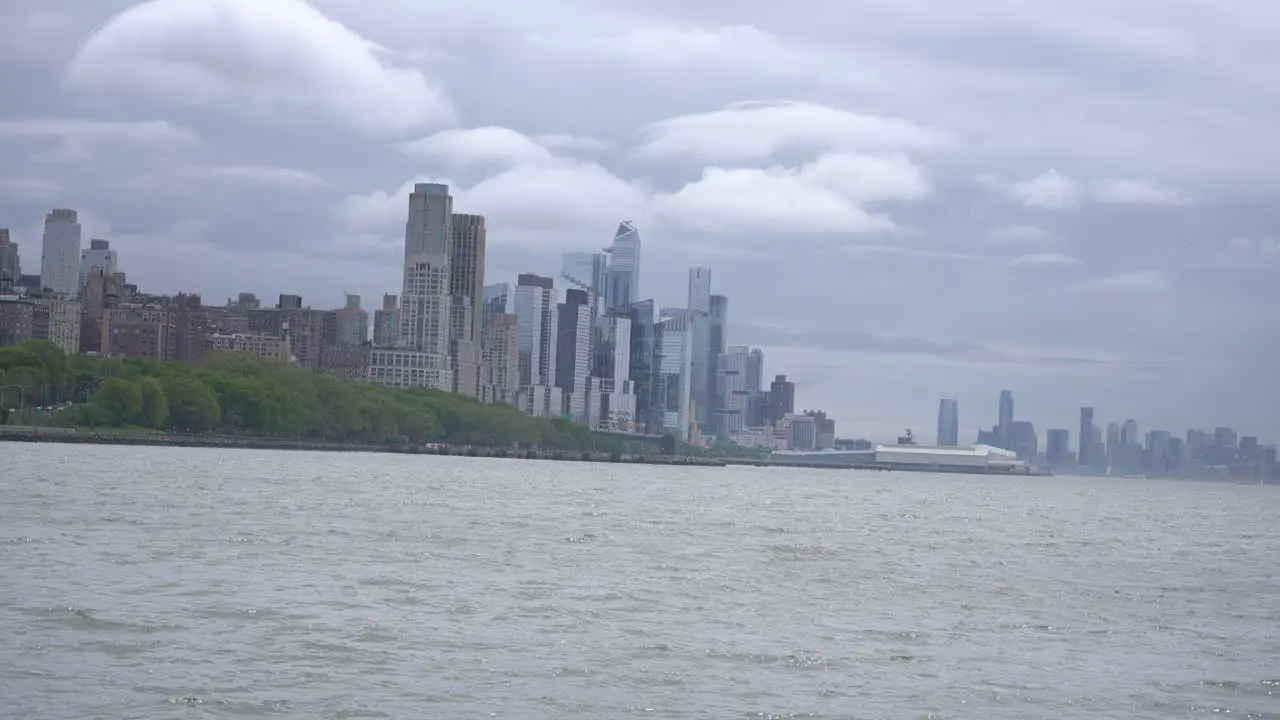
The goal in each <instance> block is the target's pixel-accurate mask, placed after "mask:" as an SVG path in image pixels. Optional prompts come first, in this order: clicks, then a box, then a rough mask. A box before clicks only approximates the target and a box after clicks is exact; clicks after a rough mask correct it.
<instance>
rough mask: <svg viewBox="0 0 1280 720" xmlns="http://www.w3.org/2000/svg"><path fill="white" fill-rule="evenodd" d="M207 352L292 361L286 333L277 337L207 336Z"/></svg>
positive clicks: (242, 334)
mask: <svg viewBox="0 0 1280 720" xmlns="http://www.w3.org/2000/svg"><path fill="white" fill-rule="evenodd" d="M209 350H210V351H211V352H238V353H245V354H247V355H257V356H258V357H263V358H269V359H271V360H279V361H280V362H284V363H287V362H290V361H291V360H292V352H291V351H290V347H289V334H288V333H281V334H280V335H279V336H274V335H255V334H248V333H235V334H231V335H222V334H214V335H210V336H209Z"/></svg>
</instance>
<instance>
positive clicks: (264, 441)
mask: <svg viewBox="0 0 1280 720" xmlns="http://www.w3.org/2000/svg"><path fill="white" fill-rule="evenodd" d="M0 442H33V443H66V444H80V445H138V446H153V447H202V448H225V449H228V450H231V449H238V450H305V451H312V452H370V453H395V454H401V455H451V456H457V457H487V458H511V459H519V460H560V461H567V462H613V463H630V464H636V465H678V466H690V467H724V466H725V465H727V464H728V463H727V462H726V461H725V460H722V459H719V458H705V457H692V456H681V455H635V454H622V453H601V452H590V451H586V452H584V451H579V450H561V449H555V448H491V447H476V446H458V445H447V444H441V443H387V444H378V443H361V442H331V441H324V440H308V439H304V438H262V437H243V436H227V435H212V434H208V435H194V434H192V435H188V434H181V433H152V432H127V431H122V432H114V431H113V432H94V431H88V430H76V429H68V428H52V427H37V426H18V425H0Z"/></svg>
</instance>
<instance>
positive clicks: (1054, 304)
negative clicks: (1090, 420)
mask: <svg viewBox="0 0 1280 720" xmlns="http://www.w3.org/2000/svg"><path fill="white" fill-rule="evenodd" d="M1278 20H1280V6H1276V5H1275V4H1274V3H1264V2H1261V0H1241V2H1236V3H1232V4H1230V5H1222V4H1219V3H1209V2H1196V3H1183V4H1180V5H1178V6H1176V7H1171V6H1169V4H1168V3H1163V2H1157V1H1156V0H1137V1H1136V2H1132V3H1126V4H1124V5H1123V6H1117V5H1115V4H1112V3H1102V2H1096V1H1093V0H1090V1H1089V2H1085V3H1079V2H1073V3H1067V2H1066V0H1044V2H1041V3H1036V4H1034V5H1033V6H1027V7H1026V8H1025V9H1023V8H1018V7H1009V6H1008V5H1007V4H1005V3H995V2H993V0H976V4H973V3H970V4H967V5H963V6H961V5H957V6H954V7H952V6H949V5H945V4H931V5H930V6H929V8H928V12H927V13H925V12H920V11H919V10H918V9H917V8H916V7H915V6H914V5H912V4H909V3H908V4H903V3H895V2H889V0H858V2H855V3H847V2H836V1H835V0H813V2H812V3H811V4H810V5H809V6H807V10H806V12H805V13H803V14H797V13H795V12H794V11H792V10H790V9H788V8H786V7H784V6H781V5H778V4H776V3H763V2H759V0H746V1H745V2H735V3H728V2H720V1H718V0H717V1H713V2H706V3H699V4H696V5H688V4H681V3H675V2H672V1H671V0H648V1H647V2H641V1H640V0H630V1H624V2H616V3H610V4H608V5H605V6H602V5H600V4H599V3H584V2H582V0H547V2H545V3H539V4H538V5H537V6H536V7H535V6H531V5H527V4H519V3H512V2H509V1H501V0H475V2H472V3H467V4H464V5H449V4H439V5H438V6H436V5H433V6H432V8H431V10H430V12H424V11H422V9H421V7H420V4H419V3H415V2H410V1H409V0H385V2H383V3H380V4H378V6H377V9H376V10H375V9H372V6H371V5H369V4H367V3H365V4H361V3H352V2H349V1H348V0H316V1H315V2H313V3H311V4H306V3H303V2H301V1H300V0H278V2H275V3H271V4H266V3H258V2H245V1H244V0H200V1H196V0H154V1H152V2H146V3H139V2H133V1H130V0H94V1H93V2H89V1H88V0H67V2H62V3H57V4H49V3H38V2H36V1H35V0H9V1H8V2H5V3H3V5H2V6H0V23H2V24H3V26H4V27H6V28H12V29H13V31H12V32H11V34H10V35H11V38H10V44H9V45H8V46H6V52H5V54H4V55H3V56H0V98H6V99H7V101H6V102H3V103H0V153H3V154H4V157H5V158H6V162H5V166H4V168H0V227H9V228H10V229H11V230H12V237H13V240H14V241H15V242H17V243H18V244H19V246H20V248H21V254H22V259H23V266H24V270H25V271H26V272H29V273H30V272H33V271H34V270H35V268H37V267H38V266H39V257H40V247H41V234H42V232H43V221H44V217H45V214H46V213H48V212H49V210H50V209H52V208H55V207H68V208H75V209H77V211H78V212H79V220H80V223H81V225H82V227H83V237H84V238H86V239H87V238H105V239H108V240H110V241H111V248H112V249H113V250H115V251H117V252H118V253H119V255H120V257H121V264H122V266H124V267H125V269H126V270H127V271H128V272H129V275H130V279H131V280H132V281H134V282H137V283H138V284H139V285H140V286H143V287H146V288H148V289H151V290H154V291H157V292H174V291H178V290H189V291H195V292H200V293H201V294H202V295H204V296H205V297H206V298H207V299H208V300H209V301H210V302H215V303H216V302H220V301H222V300H223V299H225V298H227V297H234V296H235V294H236V293H237V292H240V291H251V292H256V293H258V294H259V296H262V297H264V298H265V297H273V296H274V295H275V294H277V293H282V292H285V293H297V294H301V295H302V296H303V297H304V299H305V301H306V302H307V303H309V304H311V305H314V306H325V307H338V306H340V305H341V303H342V291H343V290H347V291H350V292H353V293H358V294H360V295H362V296H364V297H366V298H376V297H379V296H380V295H382V294H383V293H384V292H388V291H391V292H394V291H395V290H396V289H398V288H399V287H400V285H401V283H402V278H401V277H400V260H401V257H400V256H401V254H402V249H403V247H402V246H403V231H404V204H403V203H404V200H403V199H404V197H406V196H407V195H408V191H409V189H411V188H412V185H413V183H414V182H415V181H427V180H436V181H442V182H448V183H449V184H450V186H451V187H454V188H456V196H457V199H458V203H459V207H465V208H466V210H467V212H474V213H478V214H484V215H485V216H486V219H487V223H488V226H487V230H488V242H489V247H488V258H489V262H488V267H487V272H486V282H490V283H492V282H510V283H514V282H515V278H516V275H517V274H518V273H521V272H536V273H540V274H543V275H546V276H548V277H555V276H557V275H558V274H559V270H560V263H561V255H562V254H563V253H566V252H584V253H597V252H600V251H601V249H602V248H604V247H606V246H607V245H608V244H609V243H610V242H611V241H612V238H613V236H614V234H615V232H616V230H617V226H618V221H619V219H620V218H629V219H633V220H634V222H635V224H636V227H637V228H638V229H639V230H640V232H641V233H642V235H643V237H644V257H643V263H644V273H643V285H642V287H641V288H640V289H639V292H638V297H639V298H649V297H653V298H655V299H656V301H657V305H658V306H659V307H661V306H680V305H683V304H684V303H685V299H686V297H687V291H688V287H687V284H688V274H687V273H688V269H689V268H691V267H707V268H711V269H712V270H713V276H714V282H713V284H712V288H711V291H712V292H713V293H715V294H720V295H725V296H727V297H729V298H731V312H730V317H729V326H728V334H727V337H728V342H730V343H732V344H735V345H737V344H743V345H751V346H758V347H762V348H763V349H764V350H765V354H766V369H765V372H766V374H767V375H768V376H772V375H773V374H774V370H779V371H781V372H785V373H786V374H787V375H788V376H789V377H791V378H793V379H794V380H796V382H797V384H798V385H797V399H796V403H797V408H798V409H803V408H822V409H825V410H827V411H828V413H829V414H830V415H831V416H832V417H834V418H836V419H837V420H838V423H839V424H838V430H839V433H840V435H841V436H846V437H848V436H854V437H856V436H867V437H877V438H885V437H896V435H897V434H898V433H899V432H901V430H902V429H904V428H907V427H911V428H913V429H914V430H915V431H916V432H917V433H918V434H919V435H921V436H931V435H932V434H933V428H934V427H935V426H936V421H937V409H938V400H939V398H943V397H947V398H955V399H956V400H957V401H958V402H959V406H960V426H959V434H960V441H961V442H962V443H964V442H971V441H972V439H973V436H974V434H975V433H976V432H977V429H978V428H979V427H990V426H991V425H993V424H995V423H996V421H997V419H998V416H997V402H996V400H995V398H997V397H998V394H999V391H1000V390H1001V389H1010V390H1012V391H1013V393H1014V395H1015V397H1016V398H1017V411H1016V415H1017V416H1018V417H1021V418H1029V419H1033V420H1034V421H1035V423H1036V427H1037V429H1038V430H1040V431H1041V432H1042V433H1043V432H1044V430H1046V429H1048V428H1050V427H1061V428H1070V429H1072V430H1073V436H1074V430H1075V428H1077V426H1078V413H1079V407H1080V406H1082V405H1089V406H1093V407H1095V408H1096V409H1097V418H1098V422H1099V424H1101V425H1105V422H1107V421H1109V420H1111V419H1117V420H1121V421H1122V420H1124V419H1126V418H1129V417H1133V418H1135V419H1137V420H1138V421H1139V423H1140V426H1141V427H1142V428H1161V429H1167V430H1169V431H1171V432H1174V433H1177V432H1181V431H1182V430H1184V429H1185V428H1187V427H1205V428H1210V427H1212V426H1214V425H1229V426H1232V427H1234V428H1236V429H1238V430H1240V431H1241V432H1248V433H1251V434H1257V435H1259V436H1260V437H1263V438H1271V439H1277V438H1280V413H1277V412H1276V411H1275V407H1276V403H1277V398H1280V379H1278V378H1277V376H1276V374H1275V372H1274V367H1273V366H1274V362H1275V360H1274V358H1275V355H1276V353H1277V352H1278V351H1280V339H1278V338H1280V312H1277V311H1276V308H1277V307H1280V283H1277V282H1276V280H1275V279H1276V277H1277V275H1278V273H1280V240H1278V239H1277V238H1280V209H1277V208H1280V203H1276V202H1275V200H1276V198H1275V197H1274V195H1275V194H1276V193H1277V192H1280V191H1278V190H1276V188H1277V187H1280V182H1277V180H1280V162H1277V158H1276V157H1273V155H1280V150H1277V149H1273V148H1275V143H1274V142H1272V140H1271V135H1272V130H1271V128H1273V127H1274V126H1275V125H1276V124H1277V123H1276V121H1277V120H1280V109H1277V108H1280V105H1277V104H1276V103H1274V102H1271V101H1272V100H1273V99H1275V98H1277V97H1280V78H1276V77H1274V74H1273V73H1269V72H1268V71H1267V70H1266V68H1269V67H1271V66H1272V65H1273V64H1274V61H1276V60H1280V47H1277V46H1276V44H1275V43H1274V42H1272V39H1271V37H1270V29H1271V28H1273V27H1274V26H1275V23H1276V22H1277V21H1278ZM329 21H332V22H329ZM263 46H270V47H272V48H273V52H271V53H261V52H256V51H254V48H258V47H263ZM246 78H248V79H249V80H246ZM1166 88H1176V92H1174V91H1173V90H1167V89H1166ZM568 107H572V108H574V112H573V113H571V114H566V113H565V108H568ZM125 258H127V262H126V261H125Z"/></svg>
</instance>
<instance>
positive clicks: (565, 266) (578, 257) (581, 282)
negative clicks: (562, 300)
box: [557, 252, 609, 316]
mask: <svg viewBox="0 0 1280 720" xmlns="http://www.w3.org/2000/svg"><path fill="white" fill-rule="evenodd" d="M608 272H609V256H608V255H605V254H603V253H583V252H576V253H565V254H564V255H562V256H561V257H560V277H558V278H557V280H559V281H560V283H561V284H562V285H563V286H564V287H566V288H577V289H578V290H583V291H585V292H586V293H587V295H588V299H589V304H590V306H591V308H592V310H593V311H594V312H595V314H596V316H599V315H600V314H601V313H603V312H604V310H606V309H607V308H605V307H603V306H604V297H603V296H604V292H605V283H606V282H607V277H608Z"/></svg>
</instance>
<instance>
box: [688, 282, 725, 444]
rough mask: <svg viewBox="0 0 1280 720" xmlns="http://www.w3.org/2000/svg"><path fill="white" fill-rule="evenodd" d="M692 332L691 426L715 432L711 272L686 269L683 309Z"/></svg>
mask: <svg viewBox="0 0 1280 720" xmlns="http://www.w3.org/2000/svg"><path fill="white" fill-rule="evenodd" d="M685 307H686V309H687V310H688V311H689V322H690V327H691V329H692V332H693V377H692V380H691V382H692V393H693V402H694V407H695V408H696V410H697V417H696V418H695V419H694V422H697V423H698V425H699V426H700V427H701V429H702V430H703V431H704V432H707V433H710V432H714V431H715V428H714V427H713V426H714V422H713V417H714V414H715V412H714V411H715V407H716V406H715V405H714V399H713V397H714V395H715V391H714V388H715V372H716V362H717V360H716V358H717V356H718V355H719V352H717V351H715V350H714V349H713V348H712V346H711V270H710V269H708V268H698V267H695V268H689V296H688V302H687V303H686V305H685Z"/></svg>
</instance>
